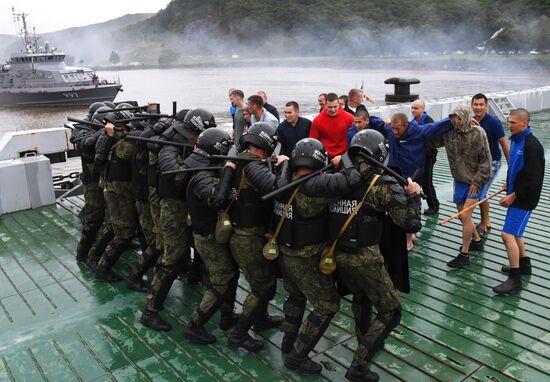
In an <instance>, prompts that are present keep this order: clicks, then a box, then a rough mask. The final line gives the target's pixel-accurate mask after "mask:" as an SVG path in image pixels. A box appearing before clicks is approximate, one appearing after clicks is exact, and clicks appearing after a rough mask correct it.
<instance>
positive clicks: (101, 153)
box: [94, 134, 114, 164]
mask: <svg viewBox="0 0 550 382" xmlns="http://www.w3.org/2000/svg"><path fill="white" fill-rule="evenodd" d="M113 140H114V139H113V137H110V136H108V135H107V134H102V135H100V136H99V138H98V139H97V142H96V145H95V157H94V162H96V163H98V164H101V163H105V162H106V161H107V159H108V158H109V150H111V146H112V145H113Z"/></svg>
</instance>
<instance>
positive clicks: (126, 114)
mask: <svg viewBox="0 0 550 382" xmlns="http://www.w3.org/2000/svg"><path fill="white" fill-rule="evenodd" d="M129 107H132V105H130V104H129V103H119V104H118V105H116V107H115V109H127V108H129ZM114 113H115V115H116V117H117V119H128V118H132V113H131V112H130V111H129V110H119V111H115V112H114Z"/></svg>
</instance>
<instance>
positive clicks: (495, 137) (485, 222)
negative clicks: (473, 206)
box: [472, 93, 510, 236]
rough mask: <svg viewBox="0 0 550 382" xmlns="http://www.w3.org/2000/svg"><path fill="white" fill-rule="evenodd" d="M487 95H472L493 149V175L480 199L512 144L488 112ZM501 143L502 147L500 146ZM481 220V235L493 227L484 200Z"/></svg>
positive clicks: (473, 107)
mask: <svg viewBox="0 0 550 382" xmlns="http://www.w3.org/2000/svg"><path fill="white" fill-rule="evenodd" d="M488 106H489V105H488V102H487V97H486V96H485V95H484V94H481V93H478V94H476V95H474V96H473V97H472V110H473V111H474V118H475V119H476V120H477V121H478V122H479V125H480V126H481V127H482V128H483V130H485V133H486V134H487V141H488V142H489V149H490V150H491V157H492V164H491V177H490V179H489V182H487V184H486V185H485V186H484V187H483V188H482V189H481V193H480V195H479V198H480V199H483V198H485V197H486V196H487V192H488V191H489V188H490V187H491V184H492V183H493V180H494V179H495V178H496V176H497V175H498V171H499V170H500V164H501V158H502V154H501V152H500V147H502V152H503V153H504V156H505V157H506V161H508V155H509V151H510V146H509V145H508V140H507V139H506V135H505V134H504V128H503V127H502V123H501V122H500V121H499V119H498V118H497V117H495V116H493V115H490V114H488V113H487V110H488ZM499 145H500V147H499ZM480 211H481V222H480V223H479V224H478V225H477V227H476V229H477V233H478V234H479V236H483V235H485V234H486V233H487V232H488V231H489V230H490V229H491V219H490V217H489V202H484V203H482V204H481V205H480Z"/></svg>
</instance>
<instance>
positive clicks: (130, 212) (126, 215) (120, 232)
mask: <svg viewBox="0 0 550 382" xmlns="http://www.w3.org/2000/svg"><path fill="white" fill-rule="evenodd" d="M103 194H104V196H105V203H106V204H107V210H108V213H109V219H110V222H111V227H112V228H113V233H114V237H113V239H112V240H111V241H110V242H109V244H108V245H107V248H105V252H104V253H103V256H101V259H99V262H98V265H99V268H100V269H110V268H112V267H113V265H114V264H115V263H116V262H117V261H118V259H119V258H120V256H121V255H122V252H124V250H125V249H127V248H128V246H129V245H130V241H131V240H132V238H133V237H134V235H135V233H136V229H137V228H138V224H139V220H138V215H137V211H136V203H135V200H134V197H133V196H132V185H131V183H130V182H122V181H111V182H105V190H104V193H103Z"/></svg>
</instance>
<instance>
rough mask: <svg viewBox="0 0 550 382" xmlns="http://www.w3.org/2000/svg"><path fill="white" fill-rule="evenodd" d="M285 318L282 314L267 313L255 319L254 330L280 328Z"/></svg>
mask: <svg viewBox="0 0 550 382" xmlns="http://www.w3.org/2000/svg"><path fill="white" fill-rule="evenodd" d="M283 321H284V318H283V317H281V316H270V315H269V314H267V313H266V314H265V315H264V316H262V317H260V318H258V319H256V320H254V327H253V329H254V331H255V332H261V331H262V330H267V329H272V328H278V327H279V326H281V324H282V323H283Z"/></svg>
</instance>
